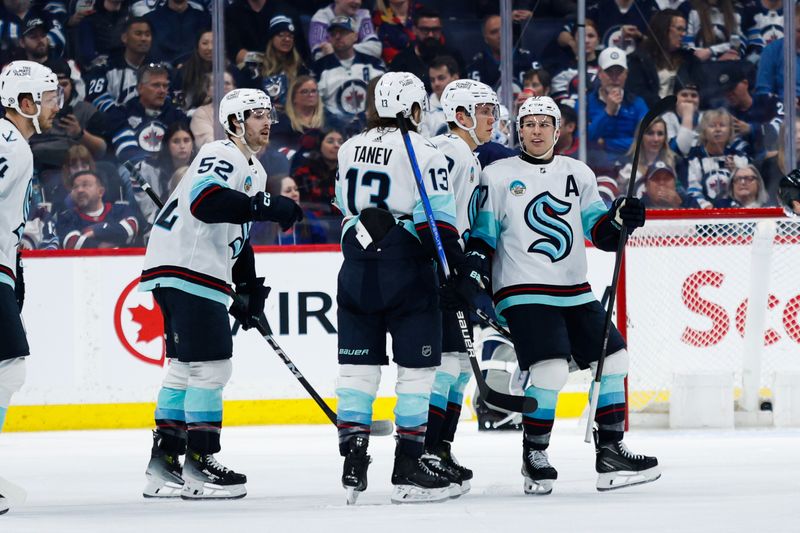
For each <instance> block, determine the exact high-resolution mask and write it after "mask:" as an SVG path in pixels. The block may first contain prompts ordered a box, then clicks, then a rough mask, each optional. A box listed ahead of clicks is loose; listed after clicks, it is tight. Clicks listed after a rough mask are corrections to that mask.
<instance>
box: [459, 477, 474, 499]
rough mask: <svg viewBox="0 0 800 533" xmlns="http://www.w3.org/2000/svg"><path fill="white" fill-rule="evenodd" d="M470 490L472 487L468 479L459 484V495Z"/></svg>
mask: <svg viewBox="0 0 800 533" xmlns="http://www.w3.org/2000/svg"><path fill="white" fill-rule="evenodd" d="M471 489H472V485H471V484H470V482H469V480H468V479H465V480H463V481H462V482H461V495H462V496H463V495H464V494H466V493H468V492H469V491H470V490H471Z"/></svg>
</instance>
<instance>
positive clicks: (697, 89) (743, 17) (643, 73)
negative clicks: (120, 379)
mask: <svg viewBox="0 0 800 533" xmlns="http://www.w3.org/2000/svg"><path fill="white" fill-rule="evenodd" d="M224 1H225V8H224V9H225V57H226V64H225V67H224V70H225V83H224V91H225V92H227V91H229V90H231V89H233V88H235V87H254V88H259V89H263V90H264V91H265V92H266V93H267V94H268V95H269V96H270V98H271V99H272V102H273V105H274V109H275V112H276V116H277V119H278V120H277V122H276V123H275V124H273V125H272V130H271V136H270V138H271V141H270V145H269V146H268V147H267V149H266V150H264V151H263V152H262V153H260V154H258V158H259V159H260V161H261V162H262V164H264V166H265V168H266V169H267V172H268V174H269V188H270V189H271V192H273V193H276V194H283V195H286V196H289V197H291V198H293V199H295V200H298V201H299V202H300V204H301V205H302V206H303V209H304V211H305V215H306V216H305V220H304V221H303V223H301V224H298V225H297V226H296V227H294V228H292V229H291V230H289V231H288V232H283V233H281V232H276V231H275V228H274V227H272V226H264V227H260V226H259V225H256V226H255V227H254V228H253V231H252V233H251V236H252V237H251V238H252V241H253V243H254V244H256V245H287V244H317V243H334V242H338V238H339V236H340V218H341V215H340V213H339V212H338V210H337V209H336V207H335V206H334V205H333V204H332V201H333V199H334V196H335V193H334V190H335V187H334V185H335V179H336V174H337V153H338V150H339V147H340V146H341V145H342V143H343V142H344V141H345V140H347V139H348V138H349V137H350V136H352V135H354V134H356V133H358V132H360V131H361V130H362V128H363V127H364V124H365V114H364V111H365V106H366V98H367V86H368V84H369V82H370V80H372V79H374V78H375V77H377V76H380V75H381V74H382V73H384V72H387V71H408V72H412V73H414V74H416V75H417V76H419V77H420V79H422V80H423V81H424V83H425V84H426V87H427V88H428V90H429V92H430V111H429V112H428V113H427V114H426V116H425V117H424V121H423V123H422V124H421V127H420V131H421V133H423V134H424V135H426V136H434V135H437V134H439V133H442V132H444V131H446V129H447V125H446V123H445V121H444V115H443V113H442V110H441V105H440V103H439V98H440V96H441V94H442V91H443V89H444V87H445V86H446V85H447V84H448V83H449V82H451V81H452V80H455V79H458V78H460V77H469V78H473V79H477V80H480V81H483V82H485V83H487V84H489V85H491V86H493V87H494V88H496V89H498V88H499V84H500V63H501V58H500V42H501V32H502V29H501V24H502V21H501V18H500V16H499V14H498V13H499V5H498V4H499V2H498V1H497V0H463V1H462V0H459V1H458V2H450V1H445V0H427V1H413V0H333V1H331V0H293V1H291V2H289V1H284V0H275V1H273V0H269V1H267V0H224ZM214 6H215V2H214V1H213V0H94V1H87V0H60V1H59V0H0V63H2V64H3V65H5V64H7V63H8V62H10V61H12V60H15V59H27V60H31V61H36V62H39V63H43V64H45V65H47V66H48V67H50V68H51V69H52V70H53V72H54V73H55V74H56V75H57V76H58V80H59V84H60V85H61V87H62V88H63V90H64V95H65V105H64V106H63V108H62V110H61V112H60V113H59V115H58V118H57V120H56V121H55V123H54V127H53V128H52V129H51V130H49V131H47V132H44V133H42V134H39V135H35V136H34V137H32V138H31V141H30V142H31V147H32V150H33V153H34V165H35V177H34V194H33V199H32V206H31V209H30V213H31V214H30V220H29V222H28V224H27V225H26V228H25V238H24V239H23V242H24V244H25V246H27V247H29V248H39V249H42V248H44V249H56V248H74V249H77V248H88V247H119V246H141V245H143V244H144V243H146V241H147V237H148V235H149V230H150V227H151V226H152V224H153V223H154V221H155V217H156V215H157V212H156V208H155V207H154V205H153V204H152V202H151V201H150V200H149V198H148V197H147V196H146V195H145V194H144V192H143V191H142V190H141V188H139V187H138V186H136V185H134V184H132V181H131V180H130V179H129V173H128V170H127V169H126V168H125V167H124V165H123V163H128V162H129V163H132V164H134V165H135V166H136V168H137V169H138V172H139V173H140V174H141V175H142V176H143V177H144V178H145V179H146V180H147V181H148V182H149V183H150V185H151V186H152V188H153V189H154V191H155V192H156V193H157V194H158V195H159V196H160V197H161V198H162V199H165V198H166V197H167V196H168V195H169V194H170V192H171V191H172V190H173V189H174V187H175V186H176V184H177V183H178V182H179V180H180V179H181V177H182V176H183V173H184V172H185V170H186V168H187V165H189V164H190V163H191V161H192V159H193V157H194V155H195V154H196V153H197V151H198V149H199V148H200V147H202V146H203V145H204V144H206V143H208V142H210V141H212V140H213V139H214V123H215V120H216V117H215V116H214V113H213V104H212V101H213V98H214V94H213V85H214V84H213V79H212V64H213V62H212V59H213V55H214V46H215V39H214V35H213V34H212V32H211V20H212V17H211V11H212V10H213V9H214ZM512 8H513V9H512V21H513V24H512V25H513V43H514V46H515V48H514V53H513V58H512V59H511V63H512V75H513V87H512V93H513V94H514V100H513V102H514V104H513V105H512V106H511V107H512V108H511V109H506V108H505V106H503V108H502V109H501V113H500V119H499V120H498V121H496V123H495V134H494V137H493V141H492V142H491V143H487V144H486V145H483V146H481V147H479V150H478V156H479V159H480V161H481V163H482V164H484V165H485V164H488V163H490V162H492V161H494V160H496V159H499V158H502V157H508V156H512V155H515V154H517V153H518V149H517V148H516V144H517V143H516V133H515V120H514V117H515V113H516V110H517V108H518V107H519V105H521V104H522V102H524V101H525V99H526V98H528V97H529V96H534V95H549V96H551V97H552V98H554V99H555V100H556V101H557V102H558V103H559V105H560V107H561V111H562V117H563V119H562V125H561V137H560V139H559V140H558V143H557V146H556V151H557V153H559V154H562V155H566V156H569V157H578V142H579V139H578V136H579V131H578V129H577V123H578V117H577V114H576V112H575V107H576V105H577V100H578V98H579V88H578V74H579V73H578V57H577V55H578V53H579V52H578V51H579V48H578V44H577V36H578V32H577V25H576V23H575V20H576V2H575V1H573V0H558V1H556V0H537V1H527V0H514V1H513V2H512ZM793 9H795V18H796V21H797V24H798V26H799V27H800V8H798V7H797V5H795V6H794V7H793ZM585 29H586V35H585V51H586V65H587V72H586V79H587V84H588V86H587V91H586V104H587V114H588V128H587V132H586V136H587V138H586V142H587V145H588V161H587V163H588V164H589V165H590V166H591V167H592V168H593V170H595V173H596V174H597V176H598V185H599V188H600V191H601V195H602V196H603V198H604V199H605V200H606V201H608V202H610V201H612V200H613V199H614V198H615V197H617V196H619V195H620V194H625V191H626V190H627V186H628V182H629V180H630V178H631V175H632V174H633V170H634V169H633V168H632V153H633V146H632V142H633V139H635V138H636V136H637V133H638V132H637V124H638V123H639V120H640V119H641V118H642V116H643V115H644V114H645V113H646V111H647V109H648V108H649V106H651V105H652V104H653V103H654V102H656V101H658V100H659V99H660V98H663V97H664V96H666V95H668V94H675V95H676V96H677V105H676V108H675V110H674V111H670V112H668V113H666V114H665V115H663V116H662V117H660V118H659V119H657V120H656V121H654V122H653V123H652V124H650V126H649V127H648V128H647V130H646V131H645V132H644V136H643V139H644V141H643V145H642V151H641V157H640V161H639V168H637V169H636V172H635V174H636V183H635V190H636V194H637V195H638V196H640V197H642V198H643V200H644V202H645V203H646V205H647V206H648V207H654V208H703V209H705V208H714V207H716V208H725V207H757V206H763V205H774V203H775V192H776V187H777V182H778V180H779V178H780V176H781V175H783V174H784V173H785V172H786V171H787V170H788V169H785V168H783V151H784V147H783V143H782V139H783V138H784V136H785V135H784V129H785V125H784V123H783V117H784V112H783V105H784V104H783V76H784V68H783V61H784V59H783V42H784V40H783V2H782V0H589V2H588V6H587V21H586V26H585ZM796 41H797V43H798V45H800V31H798V33H797V37H796ZM799 47H800V46H799ZM797 76H798V79H800V61H798V68H797ZM796 86H797V89H796V90H797V95H798V96H800V84H797V85H796ZM798 130H800V123H798ZM273 226H274V225H273Z"/></svg>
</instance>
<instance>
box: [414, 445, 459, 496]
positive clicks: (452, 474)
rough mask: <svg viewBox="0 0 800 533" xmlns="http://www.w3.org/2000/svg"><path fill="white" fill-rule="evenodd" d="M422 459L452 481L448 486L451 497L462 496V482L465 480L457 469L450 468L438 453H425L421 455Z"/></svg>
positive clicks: (436, 471) (426, 464)
mask: <svg viewBox="0 0 800 533" xmlns="http://www.w3.org/2000/svg"><path fill="white" fill-rule="evenodd" d="M420 461H422V462H423V463H424V464H425V466H427V467H428V469H430V470H431V471H433V472H435V473H436V474H438V475H439V476H441V477H443V478H445V479H447V481H449V482H450V486H449V487H447V489H448V493H449V496H450V497H451V498H458V497H459V496H461V494H462V492H461V483H462V482H463V480H462V479H461V476H460V475H459V473H458V471H457V470H454V469H452V468H450V467H449V466H448V465H446V464H445V463H444V462H443V461H442V459H441V458H440V457H439V456H438V455H435V454H433V453H430V452H426V453H424V454H423V455H422V457H420Z"/></svg>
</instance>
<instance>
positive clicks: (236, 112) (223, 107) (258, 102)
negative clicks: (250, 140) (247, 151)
mask: <svg viewBox="0 0 800 533" xmlns="http://www.w3.org/2000/svg"><path fill="white" fill-rule="evenodd" d="M253 109H266V110H267V111H268V112H269V113H270V115H271V118H272V122H273V123H274V122H276V120H275V118H274V115H273V114H272V102H271V101H270V99H269V96H267V95H266V93H264V91H261V90H258V89H234V90H232V91H231V92H229V93H228V94H226V95H225V96H224V97H222V101H220V103H219V122H220V124H222V127H223V128H224V129H225V132H226V133H228V135H233V136H234V137H240V138H241V137H244V126H243V127H242V131H241V133H236V132H234V131H231V129H230V126H229V124H228V117H230V116H231V115H233V116H235V117H236V119H237V120H238V121H239V123H240V124H244V113H245V111H252V110H253Z"/></svg>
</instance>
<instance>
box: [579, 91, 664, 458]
mask: <svg viewBox="0 0 800 533" xmlns="http://www.w3.org/2000/svg"><path fill="white" fill-rule="evenodd" d="M675 101H676V98H675V96H674V95H669V96H666V97H664V98H662V99H661V100H659V101H658V102H656V103H655V105H654V106H653V107H651V108H650V110H649V111H648V112H647V113H646V114H645V116H644V117H642V121H641V122H640V123H639V135H637V136H636V147H635V148H634V151H633V163H632V165H633V168H632V169H631V179H630V181H629V182H628V194H627V196H626V198H633V195H634V191H635V187H636V171H637V170H638V168H639V152H640V150H641V148H642V138H643V137H644V132H645V131H646V130H647V128H648V126H650V123H651V122H653V120H655V119H656V117H658V116H659V115H661V114H663V113H665V112H667V111H669V110H670V109H672V108H674V107H675ZM627 241H628V227H627V226H626V225H625V224H622V228H620V230H619V242H618V243H617V251H616V254H615V256H614V276H613V277H612V278H611V291H610V293H609V295H608V308H606V323H605V326H604V332H603V347H602V349H601V350H600V359H598V361H597V370H596V371H595V375H594V387H592V397H591V398H590V400H589V419H588V420H587V421H586V434H585V435H584V438H583V440H584V441H585V442H587V443H590V442H592V429H594V417H595V414H596V413H597V401H598V400H599V399H600V380H601V379H602V377H603V363H604V361H605V359H606V353H607V352H608V338H609V337H610V336H611V312H612V311H613V310H614V303H615V301H616V299H617V286H618V285H619V271H620V268H621V267H622V254H623V253H625V243H626V242H627Z"/></svg>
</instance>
